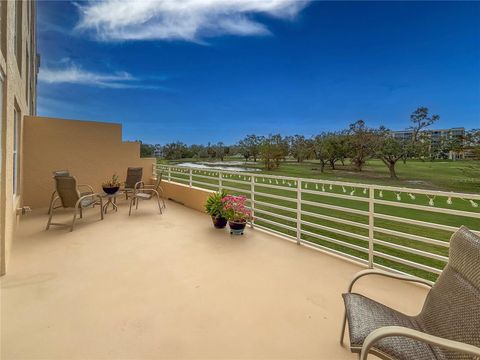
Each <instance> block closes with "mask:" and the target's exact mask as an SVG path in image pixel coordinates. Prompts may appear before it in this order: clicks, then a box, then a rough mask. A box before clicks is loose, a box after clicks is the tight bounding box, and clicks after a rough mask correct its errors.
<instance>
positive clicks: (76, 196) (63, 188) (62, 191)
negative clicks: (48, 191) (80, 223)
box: [46, 176, 103, 231]
mask: <svg viewBox="0 0 480 360" xmlns="http://www.w3.org/2000/svg"><path fill="white" fill-rule="evenodd" d="M55 184H56V196H55V198H54V199H53V202H52V206H51V211H50V216H49V217H48V223H47V228H46V230H48V229H49V228H50V225H60V226H69V227H70V231H73V226H74V225H75V221H76V219H77V214H78V213H80V218H82V217H83V209H85V208H87V207H90V206H92V207H94V206H95V205H100V206H99V210H100V219H101V220H103V210H102V208H103V200H102V197H101V196H100V195H98V194H95V193H92V194H87V195H83V196H82V195H81V194H80V191H79V189H78V186H77V180H76V179H75V177H73V176H57V177H55ZM58 201H59V202H60V206H55V204H56V203H57V202H58ZM60 207H61V208H64V209H72V210H73V219H72V223H71V224H70V225H68V224H60V223H53V222H52V217H53V213H54V212H55V209H58V208H60Z"/></svg>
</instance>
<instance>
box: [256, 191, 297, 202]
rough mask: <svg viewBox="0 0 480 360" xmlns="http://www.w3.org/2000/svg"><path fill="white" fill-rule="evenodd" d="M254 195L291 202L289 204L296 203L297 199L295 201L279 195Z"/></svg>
mask: <svg viewBox="0 0 480 360" xmlns="http://www.w3.org/2000/svg"><path fill="white" fill-rule="evenodd" d="M255 195H258V196H263V197H268V198H272V199H278V200H285V201H291V202H294V203H296V202H297V199H295V198H289V197H285V196H280V195H273V194H265V193H259V192H257V191H255Z"/></svg>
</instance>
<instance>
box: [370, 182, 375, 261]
mask: <svg viewBox="0 0 480 360" xmlns="http://www.w3.org/2000/svg"><path fill="white" fill-rule="evenodd" d="M368 189H369V190H368V192H369V200H368V267H369V268H371V269H372V268H373V227H374V225H375V187H373V186H369V188H368Z"/></svg>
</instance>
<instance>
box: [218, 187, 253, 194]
mask: <svg viewBox="0 0 480 360" xmlns="http://www.w3.org/2000/svg"><path fill="white" fill-rule="evenodd" d="M222 189H227V190H232V191H239V192H242V193H247V194H250V192H251V191H250V189H239V188H233V187H230V186H225V185H222Z"/></svg>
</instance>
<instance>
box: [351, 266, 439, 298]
mask: <svg viewBox="0 0 480 360" xmlns="http://www.w3.org/2000/svg"><path fill="white" fill-rule="evenodd" d="M367 275H380V276H385V277H389V278H392V279H397V280H404V281H410V282H417V283H420V284H423V285H427V286H429V287H432V284H431V283H430V282H429V281H428V280H424V279H420V278H416V277H413V276H408V275H400V274H394V273H391V272H387V271H383V270H377V269H367V270H362V271H359V272H358V273H356V274H355V276H354V277H353V279H352V281H351V282H350V285H349V286H348V292H349V293H350V292H352V288H353V285H354V284H355V283H356V282H357V280H359V279H360V278H362V277H364V276H367Z"/></svg>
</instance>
